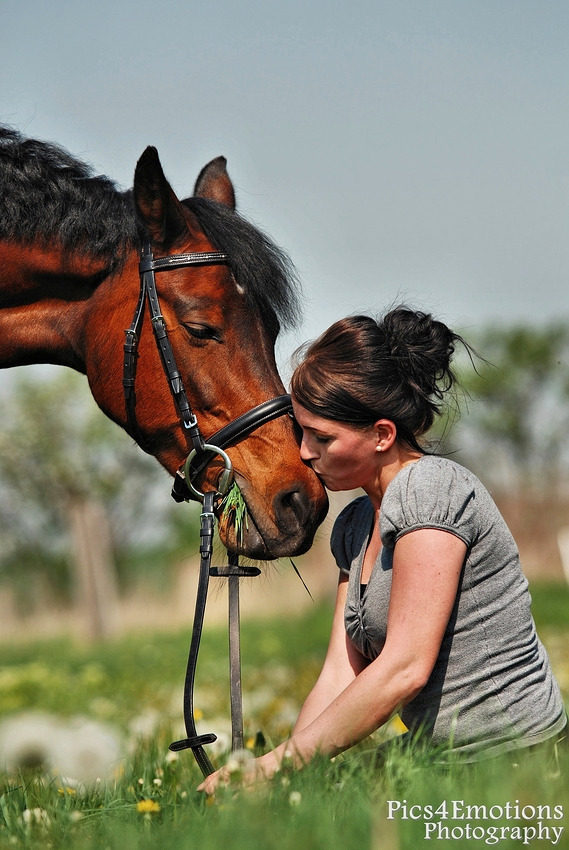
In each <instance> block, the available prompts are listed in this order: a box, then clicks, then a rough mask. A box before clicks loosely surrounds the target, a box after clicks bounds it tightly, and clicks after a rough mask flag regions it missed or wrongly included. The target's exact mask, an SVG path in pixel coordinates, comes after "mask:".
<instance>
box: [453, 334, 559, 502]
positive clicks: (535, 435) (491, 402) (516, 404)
mask: <svg viewBox="0 0 569 850" xmlns="http://www.w3.org/2000/svg"><path fill="white" fill-rule="evenodd" d="M469 341H470V342H471V343H472V344H473V345H474V347H475V348H476V350H477V351H478V352H479V353H480V355H481V357H482V358H484V359H483V360H479V361H478V362H477V363H476V371H475V370H473V369H472V367H471V365H470V364H469V365H468V367H463V368H462V369H461V377H462V383H463V386H464V387H465V389H466V391H467V393H468V396H469V400H468V401H467V405H466V406H467V410H466V412H465V413H464V414H463V416H462V418H461V420H460V422H459V423H458V428H456V429H455V433H454V435H453V442H454V443H455V444H462V445H463V446H464V449H465V454H466V455H467V456H468V459H469V460H470V461H471V463H472V464H473V466H475V467H476V468H477V470H478V471H480V473H481V474H482V476H483V477H484V478H486V479H487V480H488V479H490V481H491V482H493V483H495V484H500V483H501V484H502V489H503V484H504V482H505V481H509V483H510V485H511V486H512V487H514V488H516V489H518V490H519V489H520V488H524V489H526V488H528V487H529V488H531V489H532V490H533V491H534V493H535V494H536V495H537V494H538V493H541V494H544V493H549V495H555V493H556V492H557V490H558V488H559V486H560V483H561V481H562V479H563V477H564V474H565V473H566V472H567V461H568V459H569V453H568V449H567V447H568V443H569V440H568V437H569V356H568V355H569V328H568V327H567V326H565V325H562V324H555V325H550V326H548V327H545V328H541V329H539V328H531V327H527V326H516V327H512V328H491V329H489V330H487V331H485V332H483V333H481V334H478V335H476V336H475V337H474V338H472V339H469Z"/></svg>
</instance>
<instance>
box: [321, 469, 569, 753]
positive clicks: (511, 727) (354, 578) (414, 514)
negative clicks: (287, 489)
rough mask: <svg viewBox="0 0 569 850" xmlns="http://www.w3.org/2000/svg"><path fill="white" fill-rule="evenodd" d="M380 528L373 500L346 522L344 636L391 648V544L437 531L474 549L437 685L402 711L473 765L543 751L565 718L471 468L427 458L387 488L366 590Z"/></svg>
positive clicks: (340, 538)
mask: <svg viewBox="0 0 569 850" xmlns="http://www.w3.org/2000/svg"><path fill="white" fill-rule="evenodd" d="M373 520H374V511H373V506H372V504H371V502H370V501H369V499H368V498H367V496H364V497H360V498H358V499H356V500H355V501H353V502H352V503H351V504H349V505H348V506H347V508H345V509H344V510H343V511H342V513H341V514H340V515H339V517H338V519H337V520H336V523H335V525H334V530H333V532H332V540H331V545H332V552H333V554H334V557H335V558H336V562H337V564H338V566H339V568H340V570H342V571H343V572H346V573H349V575H350V579H349V584H348V596H347V601H346V608H345V625H346V632H347V634H348V637H349V639H350V641H351V642H352V643H353V645H354V646H355V647H356V648H357V649H358V650H359V651H360V652H361V653H362V655H364V656H365V657H366V658H369V659H370V660H373V659H374V658H376V657H377V656H378V655H379V654H380V652H381V650H382V647H383V645H384V643H385V636H386V629H387V611H388V607H389V596H390V592H391V570H392V562H393V548H394V546H395V544H396V542H397V541H398V540H399V538H400V537H402V536H403V535H404V534H408V533H409V532H410V531H415V530H416V529H419V528H438V529H442V530H444V531H448V532H450V533H451V534H454V535H456V536H457V537H459V538H460V539H461V540H463V541H464V543H466V546H467V551H466V557H465V561H464V565H463V569H462V574H461V578H460V583H459V588H458V592H457V596H456V600H455V603H454V606H453V609H452V613H451V616H450V619H449V622H448V625H447V628H446V631H445V634H444V637H443V641H442V645H441V649H440V652H439V656H438V658H437V661H436V663H435V666H434V669H433V671H432V673H431V676H430V678H429V681H428V682H427V684H426V685H425V687H424V688H423V689H422V691H421V692H420V693H419V694H418V696H416V697H415V698H414V699H413V700H412V701H411V702H409V703H408V704H407V705H406V706H405V707H404V708H403V709H402V711H401V718H402V720H403V722H404V723H405V725H406V726H407V727H408V728H409V729H410V730H412V731H413V730H419V729H421V730H422V732H423V733H424V734H426V735H427V736H429V737H430V738H431V739H432V741H433V743H434V744H437V745H448V746H449V747H450V749H451V750H452V751H453V752H456V753H459V754H460V755H461V756H462V757H463V758H464V759H465V760H467V761H472V760H475V759H477V758H481V757H485V756H487V755H488V756H489V755H493V754H494V753H496V752H500V751H502V750H508V749H514V748H515V747H520V746H522V747H525V746H530V745H531V744H536V743H539V742H541V741H544V740H546V739H547V738H549V737H551V736H553V735H555V734H556V733H558V732H559V731H561V730H562V729H563V727H564V725H565V723H566V715H565V710H564V707H563V702H562V699H561V694H560V692H559V687H558V685H557V682H556V681H555V679H554V677H553V675H552V672H551V668H550V665H549V659H548V657H547V653H546V651H545V649H544V647H543V645H542V644H541V642H540V640H539V638H538V637H537V634H536V631H535V625H534V622H533V618H532V616H531V612H530V603H531V597H530V595H529V592H528V583H527V580H526V578H525V577H524V575H523V573H522V570H521V567H520V561H519V556H518V550H517V547H516V544H515V542H514V539H513V537H512V535H511V533H510V531H509V529H508V527H507V525H506V523H505V522H504V520H503V518H502V516H501V515H500V512H499V511H498V508H497V507H496V505H495V504H494V502H493V500H492V498H491V496H490V494H489V493H488V491H487V490H486V489H485V488H484V486H483V485H482V484H481V483H480V481H479V480H478V479H477V478H476V476H475V475H473V474H472V473H471V472H469V470H467V469H465V468H464V467H462V466H459V465H458V464H457V463H454V462H453V461H451V460H447V459H446V458H441V457H434V456H432V455H426V456H424V457H422V458H421V459H420V460H418V461H417V462H416V463H412V464H409V465H408V466H406V467H405V468H404V469H402V470H401V472H399V473H398V474H397V475H396V476H395V478H394V479H393V480H392V481H391V483H390V484H389V486H388V488H387V490H386V492H385V495H384V497H383V502H382V505H381V514H380V532H381V540H382V543H383V546H382V549H381V552H380V555H379V557H378V559H377V561H376V563H375V565H374V568H373V571H372V573H371V576H370V579H369V582H368V585H367V587H366V588H365V592H363V593H362V588H360V576H361V571H362V564H363V559H364V554H365V550H366V548H367V544H368V540H369V536H370V533H371V530H372V524H373Z"/></svg>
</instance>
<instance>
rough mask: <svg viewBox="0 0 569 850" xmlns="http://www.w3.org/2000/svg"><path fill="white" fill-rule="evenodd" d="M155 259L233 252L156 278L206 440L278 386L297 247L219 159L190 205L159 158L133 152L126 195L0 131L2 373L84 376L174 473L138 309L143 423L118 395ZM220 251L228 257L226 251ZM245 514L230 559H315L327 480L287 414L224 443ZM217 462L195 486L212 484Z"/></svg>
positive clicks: (167, 409) (167, 423)
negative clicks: (290, 250) (52, 368)
mask: <svg viewBox="0 0 569 850" xmlns="http://www.w3.org/2000/svg"><path fill="white" fill-rule="evenodd" d="M145 244H146V246H150V249H151V251H152V255H153V256H156V257H158V258H166V257H169V256H171V255H172V254H180V253H183V254H192V253H193V252H205V253H209V252H212V253H215V252H223V254H224V255H226V257H227V260H226V261H223V262H212V263H211V264H199V265H191V266H181V267H176V268H172V269H170V270H169V273H168V274H167V275H166V274H162V275H160V274H159V275H158V276H157V286H158V290H159V295H160V307H161V313H162V316H163V321H164V323H165V326H166V328H167V332H168V336H169V340H170V343H171V348H172V350H173V354H174V356H175V361H176V364H177V368H178V370H179V373H180V376H181V378H182V380H183V382H184V386H185V387H186V390H187V395H188V400H189V402H190V405H191V408H192V410H193V412H194V414H195V417H196V419H197V421H198V423H199V428H200V430H201V433H202V434H206V435H207V434H212V433H214V432H217V431H219V430H220V429H223V428H224V427H225V426H227V424H228V423H230V422H231V421H232V420H234V419H235V418H236V417H238V416H240V415H242V414H243V413H244V412H246V411H249V410H250V409H251V408H254V407H256V406H257V405H259V404H262V403H263V402H266V401H267V399H271V398H273V397H275V396H278V395H280V394H282V393H284V388H283V385H282V382H281V379H280V377H279V375H278V371H277V367H276V362H275V355H274V346H275V341H276V338H277V335H278V333H279V330H280V328H281V326H290V325H291V324H293V323H294V321H295V320H296V318H297V316H298V306H299V293H298V286H297V280H296V277H295V273H294V269H293V268H292V265H291V263H290V260H289V258H288V256H287V255H286V254H285V253H284V252H283V251H282V250H281V249H279V248H278V247H277V246H276V245H275V244H274V243H273V242H272V241H271V240H270V239H269V238H268V237H267V236H266V235H265V234H264V233H262V232H261V231H260V230H258V229H257V228H255V227H254V226H253V225H252V224H250V223H249V222H248V221H246V220H245V219H244V218H243V217H241V216H240V215H238V213H237V212H236V203H235V192H234V188H233V184H232V182H231V180H230V178H229V175H228V173H227V168H226V160H225V158H224V157H217V158H216V159H214V160H212V161H211V162H209V163H208V164H207V165H206V166H205V167H204V168H203V169H202V170H201V172H200V173H199V175H198V178H197V181H196V184H195V188H194V195H193V197H190V198H185V199H182V200H180V199H179V198H178V197H177V196H176V194H175V192H174V191H173V189H172V187H171V185H170V183H169V182H168V180H167V179H166V177H165V174H164V171H163V168H162V165H161V162H160V159H159V156H158V153H157V151H156V149H155V148H154V147H148V148H146V150H145V151H144V153H143V154H142V156H141V157H140V159H139V160H138V163H137V165H136V169H135V174H134V185H133V188H132V190H130V191H127V192H123V191H120V190H119V189H118V188H117V187H116V185H115V184H114V182H113V181H111V180H110V179H109V178H107V177H105V176H102V175H95V174H94V172H93V169H92V168H91V167H90V166H88V165H87V164H85V163H83V162H81V161H80V160H78V159H76V158H75V157H73V156H72V155H71V154H69V153H68V152H67V151H65V150H64V149H63V148H61V147H60V146H58V145H55V144H52V143H48V142H44V141H39V140H34V139H30V138H25V137H23V136H22V135H21V134H20V133H19V132H18V131H16V130H14V129H12V128H9V127H0V367H1V368H7V367H12V366H19V365H26V364H32V363H53V364H58V365H63V366H67V367H70V368H72V369H75V370H77V371H78V372H81V373H83V374H86V376H87V379H88V382H89V386H90V390H91V392H92V394H93V397H94V398H95V401H96V402H97V404H98V405H99V407H100V408H101V410H102V411H103V413H105V414H106V416H108V417H109V418H110V419H112V420H113V421H114V422H116V423H117V424H118V425H119V426H121V427H122V428H123V429H125V430H126V431H127V433H129V434H130V436H131V437H132V438H133V439H134V440H135V442H137V443H138V444H139V445H140V446H141V448H142V449H143V450H144V451H146V452H148V453H149V454H152V455H153V456H154V457H155V458H156V459H157V460H158V461H159V462H160V463H161V464H162V466H163V467H164V468H165V469H166V470H168V472H169V473H170V474H172V475H174V474H175V473H176V470H177V469H178V468H179V467H180V464H181V463H182V462H183V461H184V459H185V458H186V456H187V455H188V453H189V450H190V448H191V445H190V441H189V436H188V433H187V431H186V429H185V428H184V427H183V424H182V423H181V422H180V416H179V414H180V411H179V408H178V405H177V404H176V403H175V402H176V399H175V398H174V396H173V393H172V390H171V387H170V386H169V384H168V382H167V381H166V379H165V377H164V374H163V363H162V358H161V355H160V352H159V351H158V349H157V347H156V345H155V342H154V338H153V332H152V327H151V324H152V320H151V317H150V316H149V315H148V313H147V312H146V313H144V315H143V316H142V320H141V327H140V332H139V334H138V349H137V353H136V393H135V396H136V407H135V414H136V416H135V421H133V418H132V417H129V416H128V412H127V406H126V405H125V400H124V396H123V385H122V378H123V341H124V332H125V329H126V328H128V327H129V325H130V324H131V320H132V316H133V312H134V311H135V309H136V305H137V301H138V297H139V291H140V283H139V260H140V254H141V247H142V246H143V245H145ZM218 256H221V255H220V254H218ZM227 454H228V455H229V457H230V460H231V463H232V464H233V468H234V472H235V480H236V482H237V484H238V486H239V489H240V490H241V493H242V496H243V498H244V501H245V504H246V507H247V515H248V521H247V523H245V524H244V525H243V526H242V527H241V528H240V529H239V533H237V529H236V527H235V524H234V523H232V522H231V519H230V517H229V516H227V517H224V516H223V514H222V515H221V516H219V535H220V538H221V540H222V542H223V544H224V545H225V546H226V547H227V548H228V549H229V550H230V551H232V552H234V553H237V554H244V555H246V556H247V557H250V558H253V559H260V560H264V559H274V558H279V557H285V556H293V555H297V554H302V553H303V552H306V551H307V550H308V549H309V548H310V546H311V544H312V541H313V538H314V534H315V531H316V529H317V527H318V526H319V524H320V523H321V522H322V520H323V519H324V516H325V514H326V510H327V498H326V494H325V491H324V488H323V487H322V484H321V482H320V481H319V479H318V478H317V476H316V475H315V474H314V472H313V471H312V470H311V469H310V468H309V467H307V466H306V465H305V464H304V463H303V462H302V461H301V459H300V456H299V451H298V438H297V435H296V434H295V427H294V423H293V422H292V421H291V418H290V417H289V416H280V417H279V418H278V419H274V420H273V421H269V422H267V423H266V424H263V425H262V427H259V428H257V429H256V430H255V431H254V432H252V433H250V434H249V435H248V436H247V438H246V439H242V440H241V441H238V442H236V444H234V445H232V446H231V448H228V449H227ZM218 474H219V465H218V464H217V465H216V464H210V466H209V467H208V468H207V470H206V471H205V472H203V473H202V478H201V479H200V480H201V484H200V486H201V487H202V489H206V486H204V482H207V486H209V487H210V488H211V487H213V488H215V486H216V476H217V475H218Z"/></svg>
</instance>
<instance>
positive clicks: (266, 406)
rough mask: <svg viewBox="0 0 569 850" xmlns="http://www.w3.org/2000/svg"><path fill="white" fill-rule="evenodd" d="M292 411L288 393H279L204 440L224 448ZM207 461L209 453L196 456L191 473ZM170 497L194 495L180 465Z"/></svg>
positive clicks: (185, 498) (178, 498)
mask: <svg viewBox="0 0 569 850" xmlns="http://www.w3.org/2000/svg"><path fill="white" fill-rule="evenodd" d="M291 411H292V403H291V400H290V396H289V395H279V396H276V397H275V398H271V399H269V401H264V402H263V403H262V404H258V405H257V407H253V408H252V409H251V410H248V411H247V413H243V414H242V415H241V416H238V417H237V418H236V419H233V421H232V422H229V424H228V425H225V426H224V427H223V428H220V430H219V431H216V432H215V434H212V436H211V437H209V438H208V439H207V440H206V441H205V442H206V443H208V444H209V445H213V446H217V447H218V448H220V449H226V448H227V447H228V446H234V445H235V443H238V442H239V441H240V440H244V439H245V438H246V437H248V436H249V434H251V432H252V431H254V430H255V429H256V428H259V427H260V426H261V425H264V424H265V423H266V422H271V421H272V420H273V419H278V417H279V416H282V415H283V414H285V413H290V412H291ZM208 463H209V453H207V452H204V454H203V455H201V456H200V457H199V458H196V460H195V461H194V463H193V464H192V475H194V476H195V475H199V474H200V472H203V470H204V469H205V467H206V466H207V465H208ZM172 498H173V499H174V500H175V501H176V502H187V501H190V500H192V499H194V496H193V494H192V492H191V490H190V489H189V487H188V485H187V484H186V479H185V477H184V467H183V465H182V466H181V467H180V469H179V470H178V472H177V473H176V475H175V477H174V484H173V487H172Z"/></svg>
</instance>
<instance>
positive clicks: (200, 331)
mask: <svg viewBox="0 0 569 850" xmlns="http://www.w3.org/2000/svg"><path fill="white" fill-rule="evenodd" d="M184 327H185V329H186V330H187V331H188V333H190V334H191V335H192V336H193V337H195V338H196V339H215V340H216V342H221V336H220V334H219V332H218V331H216V330H215V328H209V327H207V325H184Z"/></svg>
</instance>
